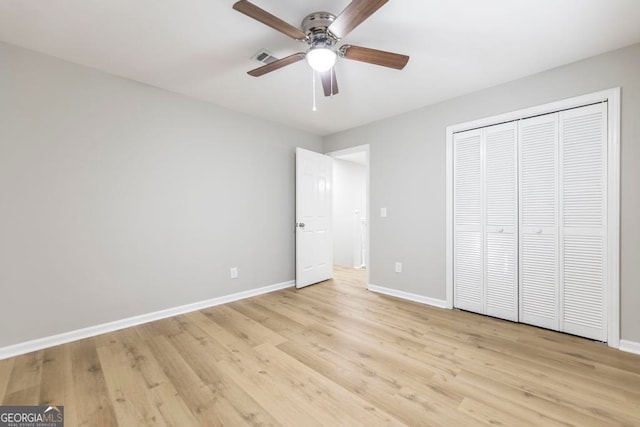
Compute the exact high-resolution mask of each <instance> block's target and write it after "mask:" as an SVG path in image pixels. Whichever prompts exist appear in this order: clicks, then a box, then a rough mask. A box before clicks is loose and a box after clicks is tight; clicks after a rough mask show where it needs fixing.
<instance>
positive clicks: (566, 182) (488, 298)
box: [453, 102, 607, 341]
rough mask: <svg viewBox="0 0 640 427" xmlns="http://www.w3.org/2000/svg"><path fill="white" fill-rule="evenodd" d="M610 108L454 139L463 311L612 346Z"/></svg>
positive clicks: (456, 276) (457, 275) (457, 290)
mask: <svg viewBox="0 0 640 427" xmlns="http://www.w3.org/2000/svg"><path fill="white" fill-rule="evenodd" d="M606 246H607V103H606V102H601V103H597V104H593V105H588V106H584V107H579V108H573V109H569V110H564V111H558V112H555V113H550V114H544V115H540V116H536V117H530V118H525V119H522V120H516V121H511V122H508V123H502V124H498V125H494V126H489V127H484V128H479V129H472V130H468V131H464V132H458V133H455V134H454V135H453V304H454V307H456V308H460V309H464V310H469V311H473V312H476V313H481V314H486V315H490V316H494V317H499V318H503V319H508V320H512V321H519V322H523V323H528V324H532V325H536V326H541V327H544V328H549V329H553V330H558V331H563V332H568V333H572V334H576V335H581V336H584V337H588V338H592V339H597V340H601V341H606V340H607V324H606V323H607V322H606V319H607V316H606V314H607V313H606V311H607V300H606V299H607V293H606V290H607V283H606V280H607V247H606Z"/></svg>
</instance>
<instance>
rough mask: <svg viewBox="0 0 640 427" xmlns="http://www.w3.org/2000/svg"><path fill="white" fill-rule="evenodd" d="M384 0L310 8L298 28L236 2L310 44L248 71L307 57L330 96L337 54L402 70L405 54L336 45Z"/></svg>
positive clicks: (258, 72) (335, 90)
mask: <svg viewBox="0 0 640 427" xmlns="http://www.w3.org/2000/svg"><path fill="white" fill-rule="evenodd" d="M387 1H388V0H352V1H351V3H349V5H348V6H347V7H346V8H345V9H344V10H343V11H342V12H341V13H340V14H339V15H338V16H336V15H333V14H332V13H329V12H313V13H311V14H309V15H307V16H306V17H305V18H304V19H303V20H302V24H301V25H300V26H301V28H300V29H298V28H296V27H294V26H293V25H290V24H288V23H286V22H285V21H283V20H282V19H280V18H278V17H277V16H274V15H272V14H270V13H269V12H267V11H265V10H264V9H261V8H259V7H258V6H256V5H255V4H253V3H251V2H249V1H247V0H240V1H238V2H236V3H235V4H234V5H233V8H234V9H235V10H237V11H238V12H240V13H243V14H245V15H247V16H249V17H251V18H253V19H255V20H257V21H260V22H262V23H263V24H265V25H268V26H269V27H271V28H273V29H275V30H277V31H280V32H281V33H283V34H285V35H287V36H289V37H291V38H292V39H294V40H298V41H301V42H305V43H307V44H308V45H309V48H308V49H307V51H306V52H299V53H294V54H293V55H289V56H286V57H284V58H282V59H278V60H276V61H274V62H271V63H269V64H267V65H263V66H262V67H259V68H256V69H254V70H251V71H249V72H248V73H247V74H249V75H250V76H254V77H260V76H262V75H264V74H267V73H270V72H271V71H275V70H278V69H280V68H282V67H286V66H287V65H291V64H293V63H296V62H298V61H302V60H303V59H306V60H307V62H308V63H309V65H310V66H311V68H313V69H314V70H316V71H318V72H319V73H320V77H321V80H322V88H323V90H324V95H325V96H331V95H335V94H337V93H338V83H337V81H336V73H335V70H334V68H333V66H334V65H335V63H336V60H337V58H338V57H341V58H346V59H351V60H354V61H361V62H367V63H370V64H375V65H381V66H383V67H389V68H395V69H397V70H402V69H403V68H404V66H405V65H407V62H408V61H409V57H408V56H407V55H400V54H398V53H392V52H385V51H383V50H377V49H370V48H367V47H360V46H353V45H349V44H345V45H342V46H340V47H339V48H337V47H336V44H337V43H338V42H340V41H341V40H342V39H343V38H344V37H345V36H346V35H347V34H349V33H350V32H351V31H352V30H353V29H354V28H356V27H357V26H358V25H360V24H361V23H362V22H363V21H364V20H365V19H367V18H368V17H370V16H371V15H373V14H374V13H375V12H376V11H377V10H378V9H380V8H381V7H382V6H383V5H384V4H385V3H386V2H387Z"/></svg>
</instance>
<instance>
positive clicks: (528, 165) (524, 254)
mask: <svg viewBox="0 0 640 427" xmlns="http://www.w3.org/2000/svg"><path fill="white" fill-rule="evenodd" d="M519 130H520V137H519V145H520V147H519V148H520V149H519V150H518V151H519V154H520V180H519V181H520V321H521V322H523V323H529V324H531V325H536V326H541V327H543V328H549V329H554V330H558V329H559V328H560V323H559V322H560V319H559V308H560V301H559V298H560V295H559V289H558V275H559V272H558V264H559V263H558V113H553V114H547V115H543V116H538V117H533V118H530V119H525V120H521V121H520V125H519Z"/></svg>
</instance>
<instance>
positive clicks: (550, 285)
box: [520, 234, 558, 329]
mask: <svg viewBox="0 0 640 427" xmlns="http://www.w3.org/2000/svg"><path fill="white" fill-rule="evenodd" d="M520 239H521V240H520V241H521V250H520V260H521V262H520V321H521V322H524V323H530V324H532V325H536V326H542V327H545V328H550V329H558V271H557V270H558V259H557V256H556V254H557V241H556V238H555V236H554V235H544V234H540V235H537V234H523V235H521V236H520Z"/></svg>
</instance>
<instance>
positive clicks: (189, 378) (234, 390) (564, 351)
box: [0, 267, 640, 427]
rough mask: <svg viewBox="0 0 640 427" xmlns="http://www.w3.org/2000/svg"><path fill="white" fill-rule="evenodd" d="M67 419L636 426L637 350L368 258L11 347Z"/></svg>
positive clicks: (7, 390) (19, 383)
mask: <svg viewBox="0 0 640 427" xmlns="http://www.w3.org/2000/svg"><path fill="white" fill-rule="evenodd" d="M0 402H2V403H3V404H21V405H25V404H34V405H35V404H49V403H50V404H62V405H64V406H65V414H66V417H67V425H91V426H93V425H98V426H129V425H136V426H137V425H154V426H155V425H177V426H192V425H193V426H200V425H207V426H210V425H211V426H223V425H224V426H229V425H232V426H242V425H253V426H268V425H274V426H275V425H286V426H289V425H291V426H300V425H304V426H313V425H318V426H324V425H332V426H333V425H350V426H351V425H408V426H414V425H429V426H452V425H455V426H458V425H459V426H472V425H506V426H516V425H517V426H540V425H544V426H565V427H566V426H603V425H607V426H608V425H620V426H640V356H638V355H634V354H628V353H623V352H620V351H617V350H615V349H612V348H609V347H607V346H606V345H603V344H602V343H596V342H592V341H589V340H586V339H583V338H579V337H575V336H571V335H565V334H560V333H557V332H553V331H549V330H544V329H540V328H536V327H532V326H528V325H523V324H517V323H512V322H507V321H503V320H498V319H493V318H490V317H485V316H480V315H476V314H473V313H468V312H464V311H456V310H444V309H440V308H434V307H429V306H425V305H422V304H418V303H415V302H410V301H405V300H400V299H397V298H393V297H390V296H386V295H381V294H377V293H373V292H369V291H367V290H366V284H365V272H364V271H363V270H354V269H350V268H344V267H336V269H335V278H334V279H333V280H330V281H327V282H323V283H321V284H317V285H313V286H309V287H306V288H304V289H300V290H297V289H286V290H282V291H278V292H273V293H270V294H265V295H260V296H257V297H253V298H250V299H246V300H241V301H236V302H233V303H229V304H226V305H222V306H216V307H211V308H207V309H204V310H201V311H196V312H192V313H188V314H184V315H180V316H175V317H172V318H167V319H163V320H159V321H157V322H152V323H148V324H144V325H139V326H136V327H134V328H128V329H123V330H120V331H116V332H112V333H109V334H104V335H101V336H98V337H94V338H91V339H86V340H81V341H77V342H73V343H69V344H65V345H62V346H58V347H53V348H49V349H46V350H43V351H39V352H34V353H30V354H25V355H22V356H18V357H15V358H10V359H7V360H2V361H0Z"/></svg>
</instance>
